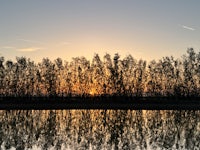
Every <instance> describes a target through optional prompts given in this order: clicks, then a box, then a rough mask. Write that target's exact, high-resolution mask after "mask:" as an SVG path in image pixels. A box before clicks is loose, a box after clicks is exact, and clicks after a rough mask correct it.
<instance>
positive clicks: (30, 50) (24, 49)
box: [17, 47, 43, 52]
mask: <svg viewBox="0 0 200 150" xmlns="http://www.w3.org/2000/svg"><path fill="white" fill-rule="evenodd" d="M42 49H43V48H39V47H28V48H21V49H17V51H19V52H34V51H38V50H42Z"/></svg>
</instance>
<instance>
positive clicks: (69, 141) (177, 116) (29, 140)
mask: <svg viewBox="0 0 200 150" xmlns="http://www.w3.org/2000/svg"><path fill="white" fill-rule="evenodd" d="M0 145H1V149H63V150H64V149H80V150H81V149H97V150H101V149H127V150H128V149H198V148H199V147H200V111H183V110H182V111H178V110H152V111H147V110H11V111H4V110H1V111H0Z"/></svg>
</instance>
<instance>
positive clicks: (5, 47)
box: [0, 46, 15, 49]
mask: <svg viewBox="0 0 200 150" xmlns="http://www.w3.org/2000/svg"><path fill="white" fill-rule="evenodd" d="M0 48H1V49H14V48H15V47H13V46H2V47H0Z"/></svg>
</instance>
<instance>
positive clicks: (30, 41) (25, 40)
mask: <svg viewBox="0 0 200 150" xmlns="http://www.w3.org/2000/svg"><path fill="white" fill-rule="evenodd" d="M17 40H18V41H23V42H28V43H39V44H43V43H42V42H39V41H35V40H28V39H22V38H20V39H17Z"/></svg>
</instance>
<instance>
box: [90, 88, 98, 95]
mask: <svg viewBox="0 0 200 150" xmlns="http://www.w3.org/2000/svg"><path fill="white" fill-rule="evenodd" d="M90 95H91V96H95V95H97V91H96V89H94V88H92V89H90Z"/></svg>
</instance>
